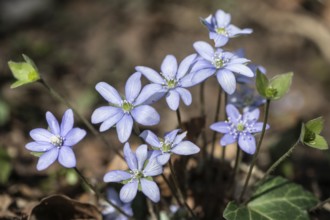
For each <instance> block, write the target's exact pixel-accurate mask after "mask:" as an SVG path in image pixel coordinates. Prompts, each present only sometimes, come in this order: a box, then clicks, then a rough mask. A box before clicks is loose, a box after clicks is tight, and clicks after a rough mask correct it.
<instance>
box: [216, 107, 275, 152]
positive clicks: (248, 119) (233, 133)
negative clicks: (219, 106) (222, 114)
mask: <svg viewBox="0 0 330 220" xmlns="http://www.w3.org/2000/svg"><path fill="white" fill-rule="evenodd" d="M226 112H227V115H228V121H221V122H216V123H214V124H212V125H211V126H210V128H211V129H212V130H214V131H217V132H220V133H222V134H225V135H224V136H223V137H222V138H221V140H220V144H221V146H226V145H228V144H232V143H235V142H238V145H239V146H240V148H241V149H242V150H243V151H244V152H246V153H248V154H254V153H255V150H256V140H255V138H254V136H253V134H255V133H258V132H261V130H262V126H263V122H257V120H258V119H259V114H260V111H259V109H254V110H253V111H247V112H245V113H244V114H243V116H242V115H241V114H240V113H239V111H238V110H237V108H236V107H235V106H233V105H231V104H228V105H227V106H226ZM268 128H269V126H268V125H266V129H268Z"/></svg>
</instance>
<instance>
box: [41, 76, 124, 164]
mask: <svg viewBox="0 0 330 220" xmlns="http://www.w3.org/2000/svg"><path fill="white" fill-rule="evenodd" d="M39 82H40V83H41V84H42V85H43V86H44V87H45V88H46V89H47V91H48V92H49V93H50V94H51V95H52V96H53V97H55V98H56V99H57V100H58V101H60V102H62V103H63V104H64V105H66V106H67V107H69V108H71V109H72V110H73V112H74V113H75V114H76V115H77V116H78V118H79V119H80V120H81V121H82V122H83V123H84V124H85V126H86V127H87V128H88V129H89V130H90V131H91V132H92V133H93V134H94V135H95V136H96V137H98V138H100V139H101V140H102V142H103V143H104V144H105V145H106V146H111V144H110V143H109V142H108V141H107V140H106V139H105V138H104V137H103V136H102V135H101V134H100V133H99V132H98V131H97V130H96V129H95V128H94V127H93V125H92V124H91V123H89V121H88V120H87V119H86V118H85V117H84V116H83V115H82V114H80V113H79V112H78V111H77V110H76V109H75V108H74V107H73V106H72V105H71V104H70V103H69V102H68V101H67V100H66V99H65V98H64V97H63V96H62V95H60V94H59V93H58V92H57V91H55V90H54V89H53V88H52V87H51V86H50V85H49V84H47V83H46V82H45V80H43V79H40V80H39ZM110 149H111V150H113V151H114V152H115V153H116V154H117V155H118V156H119V157H120V158H121V159H123V160H124V157H123V156H122V155H121V153H120V152H119V150H118V149H116V148H114V147H111V148H110Z"/></svg>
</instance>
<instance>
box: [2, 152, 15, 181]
mask: <svg viewBox="0 0 330 220" xmlns="http://www.w3.org/2000/svg"><path fill="white" fill-rule="evenodd" d="M0 168H1V172H0V184H6V183H7V182H8V179H9V176H10V174H11V171H12V165H11V158H10V156H9V154H8V153H7V151H6V150H5V149H3V148H0Z"/></svg>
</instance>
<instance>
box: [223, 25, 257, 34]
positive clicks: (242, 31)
mask: <svg viewBox="0 0 330 220" xmlns="http://www.w3.org/2000/svg"><path fill="white" fill-rule="evenodd" d="M227 32H228V34H229V36H230V37H236V36H238V35H241V34H251V33H252V32H253V30H252V29H251V28H245V29H240V28H238V27H236V26H234V25H232V24H231V25H228V27H227Z"/></svg>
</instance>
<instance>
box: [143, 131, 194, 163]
mask: <svg viewBox="0 0 330 220" xmlns="http://www.w3.org/2000/svg"><path fill="white" fill-rule="evenodd" d="M179 131H180V129H176V130H173V131H171V132H169V133H167V134H166V135H165V137H164V138H158V137H157V136H156V135H155V134H154V133H153V132H151V131H149V130H145V131H143V132H142V133H141V135H140V137H142V138H143V139H144V140H145V142H147V143H148V144H150V145H151V146H152V147H153V148H154V149H155V150H156V153H155V155H157V156H156V158H157V161H158V163H160V164H162V165H164V164H166V163H167V162H168V160H169V159H170V156H171V154H172V153H174V154H179V155H191V154H196V153H198V152H199V150H200V149H199V147H198V146H196V145H195V144H194V143H192V142H190V141H182V140H183V139H184V138H185V137H186V135H187V132H183V133H181V134H179V135H178V132H179Z"/></svg>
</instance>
